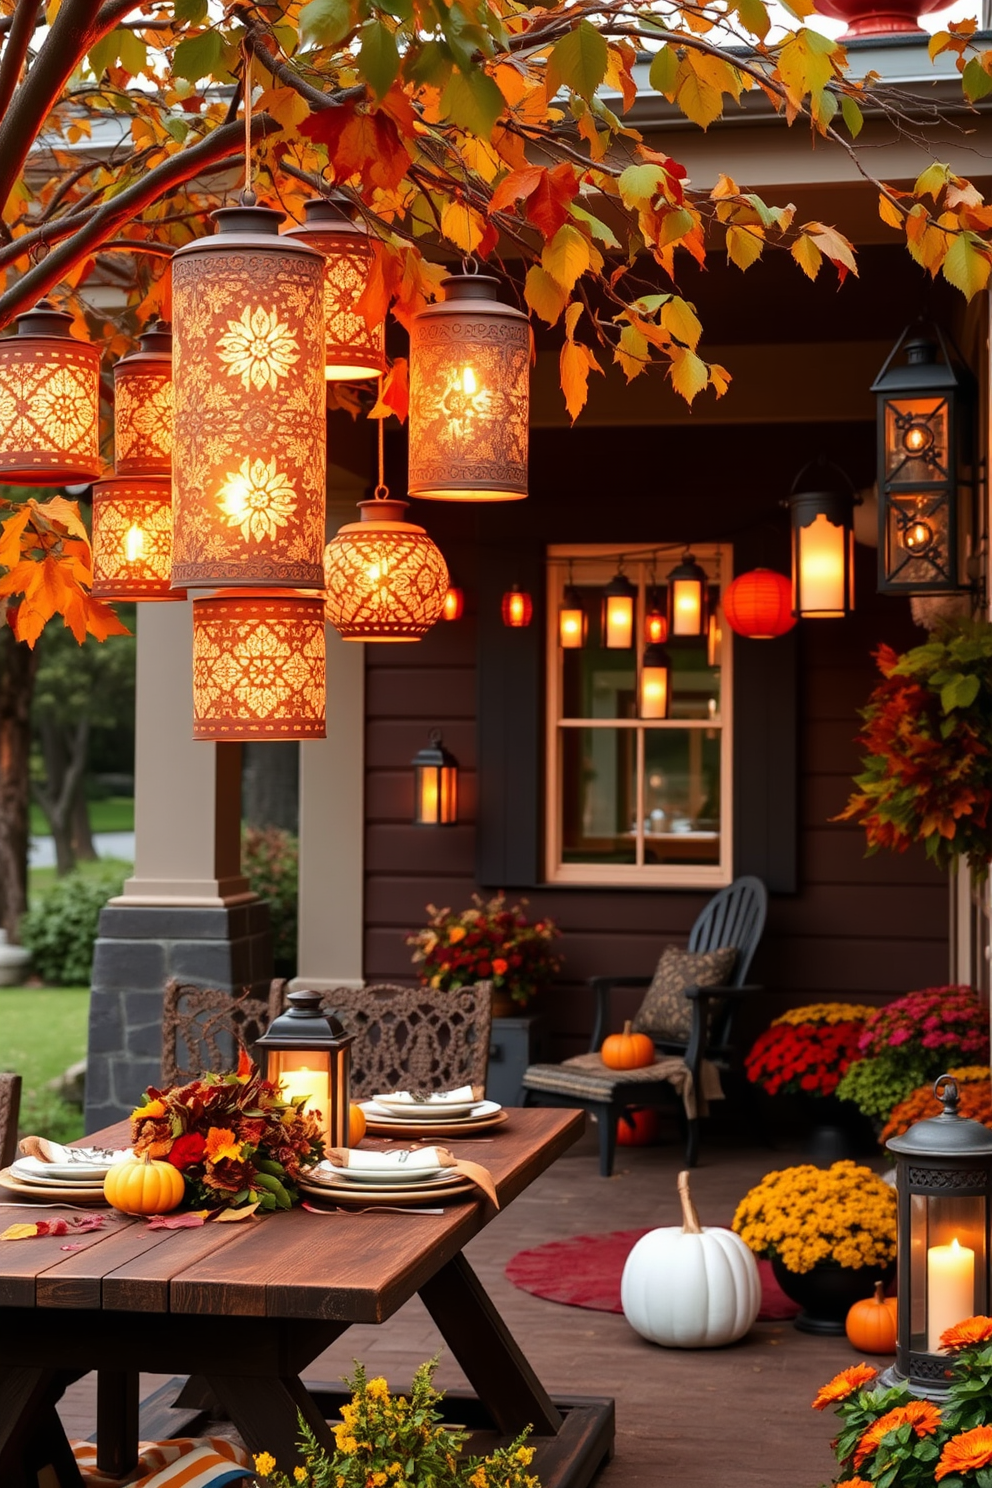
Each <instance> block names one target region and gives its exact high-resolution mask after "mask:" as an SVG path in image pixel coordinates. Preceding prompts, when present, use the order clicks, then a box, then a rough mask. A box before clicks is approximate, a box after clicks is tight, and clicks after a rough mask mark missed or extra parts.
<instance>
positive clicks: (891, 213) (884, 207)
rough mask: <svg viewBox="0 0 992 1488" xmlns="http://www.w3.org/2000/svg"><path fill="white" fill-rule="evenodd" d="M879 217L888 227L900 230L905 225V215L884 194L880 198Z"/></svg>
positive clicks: (880, 194)
mask: <svg viewBox="0 0 992 1488" xmlns="http://www.w3.org/2000/svg"><path fill="white" fill-rule="evenodd" d="M878 215H879V217H881V219H882V221H883V222H884V223H885V224H886V225H887V226H888V227H894V228H897V229H900V228H901V227H902V225H903V215H902V213H901V212H900V210H899V208H898V207H897V206H896V205H895V203H894V202H891V201H889V198H888V197H887V196H884V195H883V194H882V193H879V197H878Z"/></svg>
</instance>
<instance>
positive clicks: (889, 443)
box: [872, 326, 974, 594]
mask: <svg viewBox="0 0 992 1488" xmlns="http://www.w3.org/2000/svg"><path fill="white" fill-rule="evenodd" d="M933 333H934V334H933V337H931V336H929V335H927V334H924V333H923V332H922V330H921V329H920V328H919V327H918V326H912V327H907V329H906V330H905V331H903V333H902V335H901V336H900V338H899V340H898V342H897V343H896V345H895V346H894V347H893V349H892V351H891V352H890V354H889V357H888V359H887V361H886V363H885V366H884V367H883V368H882V370H881V372H880V373H879V374H878V376H877V377H876V379H875V381H874V382H873V383H872V392H873V393H875V394H876V396H877V400H878V522H879V534H878V535H879V541H878V589H879V593H880V594H942V593H947V592H948V591H953V590H957V589H960V588H965V587H967V585H964V584H962V583H961V582H960V579H959V573H960V569H961V558H962V554H961V551H960V550H961V546H962V540H963V532H962V521H961V519H962V515H967V503H966V502H964V503H962V502H961V500H960V496H961V494H962V493H963V494H967V487H966V486H965V482H964V480H963V474H964V472H963V471H962V469H961V467H962V466H970V464H971V460H970V458H969V457H968V453H967V451H968V445H969V443H970V438H971V436H970V422H971V421H970V419H969V418H968V413H969V409H970V403H971V397H972V392H973V387H974V379H973V377H972V375H971V372H970V370H969V369H968V368H967V366H965V365H964V363H963V362H962V360H961V358H960V355H952V351H951V347H949V345H948V342H947V339H946V337H945V336H944V333H943V332H942V331H941V329H940V327H939V326H934V328H933ZM968 474H969V476H970V471H969V472H968Z"/></svg>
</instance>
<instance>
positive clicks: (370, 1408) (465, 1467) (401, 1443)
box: [255, 1358, 541, 1488]
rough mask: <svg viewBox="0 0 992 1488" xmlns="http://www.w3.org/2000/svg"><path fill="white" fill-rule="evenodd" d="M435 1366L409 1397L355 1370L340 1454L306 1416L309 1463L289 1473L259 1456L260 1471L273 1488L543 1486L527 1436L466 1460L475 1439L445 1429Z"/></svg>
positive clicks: (303, 1444)
mask: <svg viewBox="0 0 992 1488" xmlns="http://www.w3.org/2000/svg"><path fill="white" fill-rule="evenodd" d="M436 1368H437V1359H436V1358H435V1359H431V1360H429V1361H428V1363H426V1364H421V1366H420V1368H419V1369H418V1370H417V1372H416V1374H415V1375H414V1376H413V1388H412V1389H411V1391H410V1396H409V1398H407V1397H406V1396H405V1395H393V1394H392V1393H391V1392H390V1389H389V1386H388V1385H387V1384H386V1381H385V1380H384V1379H381V1378H377V1379H369V1378H368V1375H367V1374H366V1371H365V1369H364V1367H363V1366H362V1365H361V1364H356V1365H355V1372H354V1374H353V1375H352V1376H351V1378H350V1379H346V1380H345V1384H346V1385H347V1386H348V1388H349V1390H350V1391H351V1392H352V1395H351V1400H350V1401H349V1402H348V1404H346V1405H343V1406H342V1407H341V1422H340V1424H339V1425H337V1426H335V1427H334V1439H335V1444H336V1445H335V1450H334V1451H333V1452H326V1451H325V1450H324V1448H323V1447H321V1446H320V1444H319V1443H318V1442H317V1440H316V1439H315V1437H314V1435H313V1433H312V1432H311V1431H310V1429H309V1428H308V1427H307V1425H306V1423H305V1422H304V1421H303V1419H302V1417H301V1418H300V1447H299V1454H300V1458H301V1459H302V1461H301V1462H300V1463H299V1464H297V1465H296V1466H295V1467H293V1468H292V1470H291V1471H290V1472H286V1471H284V1470H283V1469H282V1467H281V1466H280V1464H278V1463H277V1462H276V1460H275V1458H274V1457H273V1456H272V1454H271V1452H259V1453H258V1455H257V1456H256V1457H255V1471H256V1472H257V1473H258V1475H259V1477H260V1478H261V1479H262V1481H263V1482H264V1483H265V1485H266V1488H541V1485H540V1482H539V1480H538V1478H537V1477H536V1476H535V1474H534V1473H531V1472H529V1471H528V1468H529V1467H530V1464H531V1461H532V1459H533V1457H534V1448H533V1447H529V1446H528V1445H527V1435H528V1433H527V1432H526V1431H524V1432H521V1434H520V1435H519V1436H518V1437H517V1438H516V1440H515V1441H513V1442H511V1443H510V1445H509V1446H507V1447H496V1448H495V1449H494V1450H493V1451H492V1452H490V1453H489V1454H488V1456H486V1457H471V1456H468V1457H463V1456H462V1452H463V1448H464V1444H465V1441H466V1440H467V1437H468V1433H467V1432H465V1431H459V1430H457V1429H454V1428H451V1427H448V1426H445V1425H444V1424H443V1420H444V1418H443V1415H442V1413H441V1411H440V1410H439V1408H438V1407H439V1405H440V1403H441V1400H442V1398H443V1397H442V1395H441V1393H440V1391H438V1390H435V1388H434V1384H433V1379H434V1371H435V1369H436Z"/></svg>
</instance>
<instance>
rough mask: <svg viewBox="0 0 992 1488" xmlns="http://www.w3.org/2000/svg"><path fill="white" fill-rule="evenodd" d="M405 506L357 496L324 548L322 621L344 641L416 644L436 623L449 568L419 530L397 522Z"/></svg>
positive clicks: (401, 517) (444, 592)
mask: <svg viewBox="0 0 992 1488" xmlns="http://www.w3.org/2000/svg"><path fill="white" fill-rule="evenodd" d="M407 505H408V503H407V502H405V501H394V500H393V499H392V498H391V497H385V498H383V497H377V498H376V499H375V500H374V501H360V502H359V503H358V509H359V511H360V512H361V514H362V519H361V521H360V522H348V523H347V524H346V525H345V526H344V527H342V528H340V530H339V531H338V532H337V533H336V534H335V535H334V537H332V538H331V541H330V542H329V543H328V544H327V547H326V548H325V550H324V603H325V606H326V613H327V618H328V620H329V621H330V622H331V624H332V625H333V626H334V628H335V630H336V631H337V632H338V633H339V635H341V636H342V638H343V639H344V640H346V641H419V640H420V639H421V637H422V636H425V635H426V634H427V632H428V631H429V630H430V628H431V626H432V625H433V624H434V623H435V622H436V621H437V620H440V618H441V615H442V613H443V610H444V598H445V595H446V593H447V591H448V568H447V565H446V563H445V561H444V558H443V557H442V555H441V550H440V549H439V548H438V546H437V545H436V543H434V542H433V541H432V540H431V538H430V537H428V535H427V533H426V532H425V531H424V529H423V527H418V526H417V525H416V524H415V523H413V522H405V521H404V520H403V516H404V513H405V512H406V509H407Z"/></svg>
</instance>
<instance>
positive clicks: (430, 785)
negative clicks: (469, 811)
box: [413, 729, 458, 827]
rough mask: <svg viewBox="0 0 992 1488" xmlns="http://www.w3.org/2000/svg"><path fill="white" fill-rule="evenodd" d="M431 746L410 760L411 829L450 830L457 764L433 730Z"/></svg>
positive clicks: (454, 815)
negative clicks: (412, 803) (411, 789)
mask: <svg viewBox="0 0 992 1488" xmlns="http://www.w3.org/2000/svg"><path fill="white" fill-rule="evenodd" d="M430 741H431V742H430V744H429V745H428V746H427V747H426V748H425V749H421V750H418V752H417V754H416V755H415V756H414V759H413V791H414V810H413V820H414V825H415V826H418V827H452V826H454V825H455V823H456V822H457V820H458V761H457V760H456V759H455V757H454V755H453V754H449V753H448V751H447V749H445V747H444V745H443V744H442V743H441V733H440V730H439V729H432V730H431V734H430Z"/></svg>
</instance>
